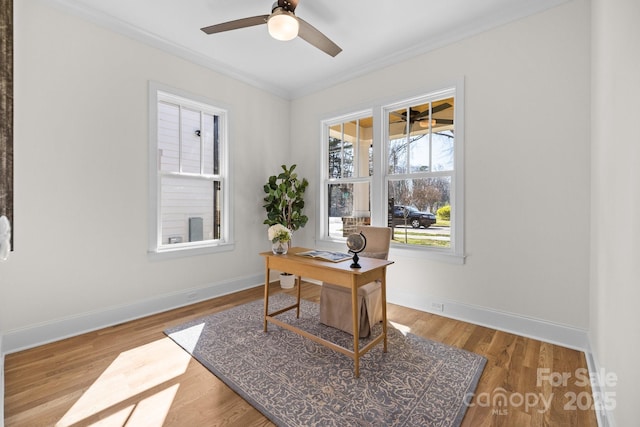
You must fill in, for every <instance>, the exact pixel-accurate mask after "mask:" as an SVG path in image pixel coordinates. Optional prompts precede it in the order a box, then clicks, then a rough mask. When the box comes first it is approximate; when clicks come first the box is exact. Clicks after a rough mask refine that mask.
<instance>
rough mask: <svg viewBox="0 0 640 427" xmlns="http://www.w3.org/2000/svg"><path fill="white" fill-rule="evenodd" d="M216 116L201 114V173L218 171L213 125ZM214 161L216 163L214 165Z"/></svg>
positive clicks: (215, 127) (215, 128)
mask: <svg viewBox="0 0 640 427" xmlns="http://www.w3.org/2000/svg"><path fill="white" fill-rule="evenodd" d="M216 119H217V117H216V116H213V115H211V114H203V115H202V122H203V129H202V135H201V137H202V145H203V159H202V163H203V171H202V172H203V173H205V174H208V175H213V174H214V173H216V174H217V173H218V168H217V161H218V158H217V151H218V137H217V126H216V125H215V121H216ZM214 162H215V163H216V164H215V165H214Z"/></svg>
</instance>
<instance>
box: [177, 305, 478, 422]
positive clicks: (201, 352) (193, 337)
mask: <svg viewBox="0 0 640 427" xmlns="http://www.w3.org/2000/svg"><path fill="white" fill-rule="evenodd" d="M294 302H295V299H294V298H293V297H291V296H289V295H286V294H276V295H273V296H271V297H270V298H269V310H270V311H274V310H276V309H277V308H279V307H286V306H287V305H291V304H293V303H294ZM301 303H302V309H301V313H300V319H296V318H295V310H291V311H289V312H286V313H283V314H281V315H279V316H278V318H280V319H282V320H286V321H287V322H288V323H292V324H296V325H297V326H298V327H300V328H302V329H305V330H308V331H309V332H312V333H314V334H317V335H320V336H322V337H323V338H325V339H329V340H331V341H333V342H335V343H338V344H341V345H344V346H345V347H348V348H353V338H352V336H351V335H349V334H346V333H344V332H342V331H339V330H337V329H334V328H331V327H328V326H324V325H322V324H320V323H319V321H318V319H319V306H318V304H315V303H312V302H309V301H305V300H302V301H301ZM263 304H264V302H263V300H258V301H254V302H251V303H248V304H245V305H241V306H238V307H234V308H231V309H229V310H226V311H223V312H220V313H216V314H213V315H210V316H207V317H204V318H201V319H198V320H194V321H191V322H189V323H186V324H184V325H180V326H177V327H174V328H170V329H167V330H166V331H165V333H166V334H167V335H168V336H169V337H170V338H171V339H172V340H174V341H175V342H176V343H177V344H179V345H180V346H181V347H182V348H184V349H185V350H186V351H188V352H189V353H190V354H191V355H193V357H195V358H196V359H197V360H198V361H199V362H200V363H202V364H203V365H204V366H205V367H207V368H208V369H209V370H210V371H211V372H213V374H215V375H216V376H217V377H218V378H220V379H221V380H222V381H224V382H225V383H226V384H227V385H228V386H229V387H231V388H232V389H233V390H235V391H236V392H237V393H238V394H240V395H241V396H242V397H243V398H244V399H246V400H247V401H248V402H249V403H250V404H251V405H253V406H254V407H255V408H256V409H258V410H259V411H260V412H262V413H263V414H264V415H265V416H266V417H267V418H269V419H270V420H271V421H272V422H273V423H275V424H276V425H279V426H341V427H342V426H421V427H426V426H439V427H440V426H459V425H460V423H461V422H462V418H463V417H464V414H465V412H466V409H467V407H466V405H465V396H466V395H467V394H468V393H473V392H474V390H475V388H476V386H477V383H478V379H479V378H480V374H481V373H482V370H483V369H484V365H485V363H486V360H485V359H484V358H483V357H481V356H479V355H477V354H474V353H470V352H468V351H465V350H461V349H457V348H454V347H449V346H447V345H444V344H441V343H437V342H434V341H430V340H427V339H424V338H420V337H417V336H415V335H412V334H410V333H406V334H405V333H402V332H401V331H399V330H398V329H396V328H394V327H393V326H391V325H390V326H389V328H388V334H389V336H388V339H389V345H388V352H387V353H384V352H383V351H382V345H381V344H380V345H378V346H376V347H375V348H373V349H372V350H371V351H370V352H369V353H367V354H366V355H364V356H362V358H361V359H360V378H354V376H353V360H352V359H350V358H349V357H347V356H345V355H343V354H341V353H337V352H335V351H333V350H330V349H328V348H326V347H324V346H321V345H319V344H316V343H314V342H312V341H310V340H308V339H305V338H303V337H301V336H299V335H297V334H295V333H293V332H290V331H287V330H285V329H282V328H280V327H278V326H276V325H273V324H269V332H268V333H264V332H263V309H264V305H263ZM380 331H381V326H380V325H377V326H375V327H374V328H373V332H372V336H375V335H377V334H378V333H380ZM366 342H368V339H361V340H360V343H361V344H360V345H361V346H363V345H364V344H366Z"/></svg>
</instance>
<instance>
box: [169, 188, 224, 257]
mask: <svg viewBox="0 0 640 427" xmlns="http://www.w3.org/2000/svg"><path fill="white" fill-rule="evenodd" d="M161 185H162V189H161V196H160V198H161V200H160V217H161V229H162V233H161V235H162V243H161V244H163V245H166V244H171V243H185V242H196V241H201V240H215V239H219V238H220V200H221V191H220V184H219V182H217V181H209V180H204V179H197V178H185V177H176V176H163V177H162V178H161Z"/></svg>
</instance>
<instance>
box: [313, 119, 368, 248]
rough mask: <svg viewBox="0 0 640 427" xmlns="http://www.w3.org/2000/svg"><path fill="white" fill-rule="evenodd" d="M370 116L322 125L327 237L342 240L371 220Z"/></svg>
mask: <svg viewBox="0 0 640 427" xmlns="http://www.w3.org/2000/svg"><path fill="white" fill-rule="evenodd" d="M372 122H373V119H372V117H371V116H370V115H366V116H355V117H350V118H347V119H337V120H336V121H333V122H328V123H326V125H325V144H326V146H327V151H326V153H327V158H326V159H325V161H326V162H325V164H326V165H327V170H326V171H325V174H324V175H325V179H324V182H325V195H326V206H327V212H326V215H323V216H324V218H326V221H327V222H326V224H325V227H323V229H324V233H325V235H326V236H328V237H332V238H336V237H343V236H346V235H348V234H350V233H352V232H353V231H354V230H355V227H356V225H359V224H369V223H370V220H371V175H372V173H373V170H372V168H373V163H372V159H373V151H372V148H371V144H372V138H373V136H372Z"/></svg>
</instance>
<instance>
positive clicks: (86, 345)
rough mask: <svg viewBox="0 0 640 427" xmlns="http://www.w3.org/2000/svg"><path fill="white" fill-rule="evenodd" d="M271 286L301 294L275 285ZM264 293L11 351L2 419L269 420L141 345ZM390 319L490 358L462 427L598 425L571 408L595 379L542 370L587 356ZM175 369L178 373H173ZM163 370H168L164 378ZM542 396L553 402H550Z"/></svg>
mask: <svg viewBox="0 0 640 427" xmlns="http://www.w3.org/2000/svg"><path fill="white" fill-rule="evenodd" d="M272 292H274V293H275V292H286V293H290V294H292V295H293V294H294V292H295V291H294V290H286V291H283V290H281V289H280V288H279V286H277V285H275V284H274V285H272ZM301 296H302V298H304V299H307V300H310V301H314V302H318V301H319V296H320V287H319V286H317V285H315V284H310V283H303V285H302V288H301ZM262 297H263V289H262V287H257V288H253V289H249V290H245V291H241V292H237V293H234V294H231V295H225V296H222V297H219V298H215V299H212V300H209V301H204V302H200V303H197V304H193V305H190V306H187V307H182V308H179V309H176V310H171V311H168V312H165V313H159V314H156V315H153V316H149V317H146V318H143V319H138V320H134V321H131V322H125V323H122V324H120V325H115V326H111V327H108V328H104V329H101V330H99V331H94V332H90V333H87V334H83V335H80V336H77V337H72V338H68V339H65V340H61V341H58V342H55V343H51V344H47V345H43V346H40V347H37V348H33V349H29V350H25V351H21V352H18V353H14V354H9V355H7V356H6V358H5V425H6V426H7V427H22V426H28V427H32V426H54V425H55V426H60V427H62V426H64V425H76V426H80V425H90V424H94V425H124V423H125V422H127V421H129V422H130V423H131V424H135V422H136V421H137V420H140V419H146V420H153V419H155V420H163V421H157V423H158V424H157V425H160V423H161V422H162V425H164V426H185V425H198V426H260V427H265V426H272V425H273V424H272V423H271V422H270V421H269V420H268V419H267V418H265V417H264V416H263V415H262V414H261V413H260V412H258V411H257V410H256V409H255V408H253V407H252V406H251V405H250V404H249V403H247V402H246V401H245V400H243V399H242V398H241V397H240V396H239V395H238V394H236V393H235V392H234V391H233V390H231V389H230V388H229V387H227V386H226V385H225V384H224V383H223V382H222V381H220V380H218V379H217V378H216V377H215V376H214V375H212V374H211V373H210V372H209V371H208V370H207V369H206V368H204V367H203V366H202V365H200V364H199V363H198V362H197V361H195V360H194V359H191V358H187V359H182V356H181V354H182V353H184V352H182V350H180V353H175V354H174V356H175V357H174V359H175V360H172V361H171V363H169V364H168V365H167V363H168V362H167V361H166V359H167V357H166V354H165V355H164V356H165V357H153V354H152V353H153V352H151V351H140V349H142V350H144V349H145V348H147V347H145V346H159V347H158V348H164V349H165V350H162V351H163V352H164V353H166V352H167V350H166V349H167V347H162V345H161V344H160V343H161V341H162V340H163V339H167V338H166V337H165V335H164V334H163V332H162V331H163V330H164V329H166V328H168V327H171V326H176V325H179V324H181V323H184V322H187V321H189V320H192V319H195V318H198V317H201V316H206V315H209V314H212V313H216V312H219V311H222V310H225V309H227V308H230V307H233V306H237V305H240V304H244V303H247V302H250V301H254V300H258V299H261V298H262ZM388 317H389V320H390V321H391V322H393V323H395V324H396V325H399V326H398V327H403V328H406V329H407V330H409V331H410V332H411V333H414V334H416V335H420V336H423V337H425V338H429V339H432V340H436V341H441V342H444V343H445V344H448V345H452V346H456V347H459V348H463V349H465V350H468V351H472V352H475V353H478V354H481V355H483V356H485V357H486V358H487V366H486V367H485V370H484V372H483V374H482V377H481V378H480V381H479V383H478V387H477V390H476V393H475V395H474V396H473V399H472V400H471V404H470V407H469V408H468V410H467V413H466V416H465V418H464V420H463V424H462V425H463V426H468V427H481V426H516V425H517V426H554V425H562V426H580V427H597V423H596V419H595V412H594V411H593V409H591V408H582V409H581V408H576V409H575V410H572V409H569V410H568V409H567V404H568V403H571V402H570V400H569V399H571V397H572V396H573V395H576V396H581V398H582V399H583V401H586V398H587V396H590V395H591V389H590V385H589V384H582V383H580V382H576V381H575V379H573V380H572V381H569V382H568V383H567V384H566V385H558V386H554V385H553V384H551V383H550V382H549V381H542V382H541V383H540V384H539V369H546V370H548V373H549V374H550V375H556V373H560V374H562V373H563V372H571V373H572V374H573V373H575V372H576V370H578V369H586V360H585V357H584V354H582V353H580V352H578V351H575V350H571V349H566V348H563V347H559V346H556V345H553V344H549V343H543V342H540V341H536V340H532V339H529V338H525V337H520V336H516V335H513V334H509V333H506V332H502V331H496V330H493V329H490V328H486V327H483V326H478V325H473V324H470V323H466V322H461V321H457V320H453V319H448V318H445V317H442V316H437V315H434V314H430V313H425V312H421V311H418V310H412V309H408V308H405V307H400V306H397V305H393V304H389V306H388ZM148 348H151V347H148ZM184 354H186V353H184ZM161 356H162V355H161ZM169 358H170V359H171V357H169ZM154 366H155V368H153V367H154ZM145 369H146V370H147V371H145ZM154 369H155V370H154ZM168 369H176V372H177V373H176V374H175V375H170V374H168V373H167V372H166V371H167V370H168ZM178 369H179V373H178ZM158 371H160V372H164V373H165V374H166V375H165V376H164V377H162V380H161V381H159V380H158V378H157V377H158V374H157V372H158ZM140 372H142V373H140ZM144 372H147V373H146V374H144ZM544 372H547V371H544ZM154 381H155V382H154ZM103 383H104V384H103ZM117 390H125V391H126V390H129V393H127V392H121V391H117ZM117 393H121V394H118V395H114V394H117ZM581 393H582V394H581ZM501 397H503V399H502V400H500V398H501ZM527 398H529V399H530V401H529V402H530V403H529V404H527V403H525V402H526V400H524V399H527ZM534 398H539V401H538V402H535V401H534ZM542 398H545V399H547V400H548V401H549V402H551V404H550V407H549V408H545V406H544V404H543V403H542V402H541V401H540V400H541V399H542ZM498 403H500V404H498ZM534 403H535V405H533V404H534ZM149 408H154V409H153V412H149ZM74 417H75V418H74Z"/></svg>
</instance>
